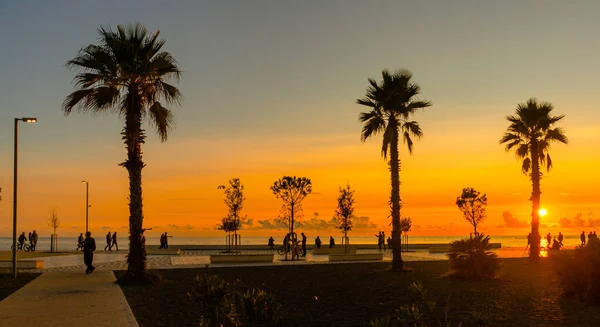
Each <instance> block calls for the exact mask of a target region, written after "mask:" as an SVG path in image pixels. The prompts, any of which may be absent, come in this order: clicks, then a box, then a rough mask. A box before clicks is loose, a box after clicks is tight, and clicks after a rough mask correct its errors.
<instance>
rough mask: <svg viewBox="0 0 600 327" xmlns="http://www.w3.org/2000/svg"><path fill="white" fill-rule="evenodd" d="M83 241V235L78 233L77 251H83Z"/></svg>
mask: <svg viewBox="0 0 600 327" xmlns="http://www.w3.org/2000/svg"><path fill="white" fill-rule="evenodd" d="M83 240H84V237H83V233H80V234H79V237H78V238H77V248H78V249H79V248H81V251H83Z"/></svg>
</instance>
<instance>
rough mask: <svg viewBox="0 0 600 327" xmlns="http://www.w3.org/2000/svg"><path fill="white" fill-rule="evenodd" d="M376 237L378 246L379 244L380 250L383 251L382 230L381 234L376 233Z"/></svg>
mask: <svg viewBox="0 0 600 327" xmlns="http://www.w3.org/2000/svg"><path fill="white" fill-rule="evenodd" d="M375 237H377V246H379V251H381V231H379V234H375Z"/></svg>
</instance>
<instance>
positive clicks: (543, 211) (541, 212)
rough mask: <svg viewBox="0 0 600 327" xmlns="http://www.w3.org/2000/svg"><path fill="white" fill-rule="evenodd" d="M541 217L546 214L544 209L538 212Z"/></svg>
mask: <svg viewBox="0 0 600 327" xmlns="http://www.w3.org/2000/svg"><path fill="white" fill-rule="evenodd" d="M538 212H539V214H540V216H541V217H544V216H545V215H546V214H547V213H548V212H547V211H546V209H540V211H538Z"/></svg>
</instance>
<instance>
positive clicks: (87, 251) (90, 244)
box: [83, 232, 96, 274]
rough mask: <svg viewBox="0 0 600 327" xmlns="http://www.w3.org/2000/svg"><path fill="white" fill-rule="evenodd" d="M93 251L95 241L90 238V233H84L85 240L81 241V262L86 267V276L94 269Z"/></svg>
mask: <svg viewBox="0 0 600 327" xmlns="http://www.w3.org/2000/svg"><path fill="white" fill-rule="evenodd" d="M94 251H96V240H95V239H94V238H93V237H92V233H90V232H86V233H85V240H83V262H84V263H85V265H86V266H87V269H86V270H85V273H86V274H89V273H91V272H93V271H94V269H96V267H94V265H93V262H94Z"/></svg>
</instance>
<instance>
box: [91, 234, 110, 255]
mask: <svg viewBox="0 0 600 327" xmlns="http://www.w3.org/2000/svg"><path fill="white" fill-rule="evenodd" d="M86 234H87V233H86ZM110 241H111V235H110V231H108V233H107V234H106V246H105V247H104V251H106V249H108V251H112V246H111V244H110V243H111V242H110Z"/></svg>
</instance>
